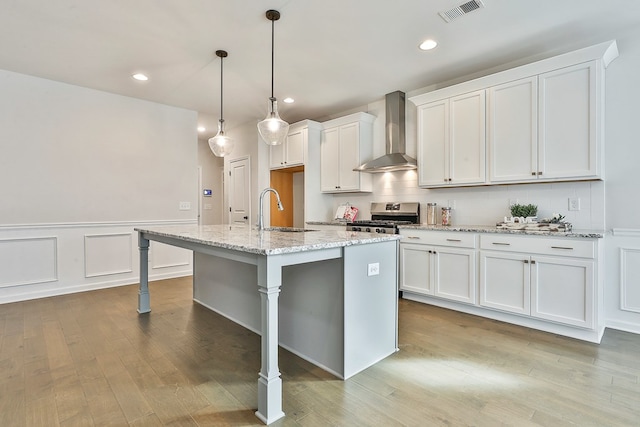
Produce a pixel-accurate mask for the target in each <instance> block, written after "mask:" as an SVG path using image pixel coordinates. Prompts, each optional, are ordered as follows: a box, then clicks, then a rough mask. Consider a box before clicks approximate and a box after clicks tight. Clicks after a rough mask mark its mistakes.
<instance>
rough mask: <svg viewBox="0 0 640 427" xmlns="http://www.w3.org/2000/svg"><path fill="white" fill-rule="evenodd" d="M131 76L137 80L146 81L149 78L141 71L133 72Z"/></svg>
mask: <svg viewBox="0 0 640 427" xmlns="http://www.w3.org/2000/svg"><path fill="white" fill-rule="evenodd" d="M131 77H133V78H134V79H136V80H138V81H141V82H146V81H147V80H149V77H147V76H146V75H144V74H142V73H135V74H134V75H132V76H131Z"/></svg>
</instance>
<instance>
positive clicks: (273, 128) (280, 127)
mask: <svg viewBox="0 0 640 427" xmlns="http://www.w3.org/2000/svg"><path fill="white" fill-rule="evenodd" d="M266 16H267V19H268V20H269V21H271V97H270V98H269V106H268V111H267V117H265V119H264V120H263V121H261V122H260V123H258V132H259V133H260V136H261V137H262V140H263V141H264V142H265V143H267V144H268V145H280V144H282V143H283V142H284V140H285V138H286V137H287V134H288V133H289V123H287V122H285V121H284V120H282V119H281V118H280V115H279V114H278V101H276V98H275V97H274V96H273V69H274V67H273V63H274V53H273V52H274V49H273V46H274V22H275V21H277V20H278V19H280V12H278V11H277V10H268V11H267V13H266Z"/></svg>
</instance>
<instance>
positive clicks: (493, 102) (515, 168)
mask: <svg viewBox="0 0 640 427" xmlns="http://www.w3.org/2000/svg"><path fill="white" fill-rule="evenodd" d="M488 94H489V102H488V104H489V114H488V121H487V122H488V125H489V129H488V134H489V156H490V158H489V167H490V172H489V180H490V181H491V182H510V181H532V180H536V179H538V78H537V77H529V78H526V79H522V80H516V81H514V82H509V83H505V84H503V85H500V86H494V87H492V88H490V89H489V90H488Z"/></svg>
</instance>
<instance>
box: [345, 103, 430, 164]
mask: <svg viewBox="0 0 640 427" xmlns="http://www.w3.org/2000/svg"><path fill="white" fill-rule="evenodd" d="M385 109H386V124H385V135H386V154H385V155H384V156H382V157H378V158H377V159H373V160H371V161H368V162H366V163H365V164H363V165H360V166H358V167H357V168H355V169H354V171H358V172H370V173H378V172H393V171H400V170H410V169H417V167H418V166H417V162H416V159H414V158H412V157H409V156H407V155H406V154H405V133H404V127H405V125H404V122H405V117H404V115H405V114H404V113H405V96H404V92H400V91H396V92H391V93H388V94H386V95H385Z"/></svg>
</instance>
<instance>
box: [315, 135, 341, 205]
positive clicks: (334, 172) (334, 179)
mask: <svg viewBox="0 0 640 427" xmlns="http://www.w3.org/2000/svg"><path fill="white" fill-rule="evenodd" d="M339 146H340V128H337V127H336V128H332V129H326V130H324V131H322V140H321V142H320V189H321V190H322V191H325V192H335V191H336V190H339V189H340V181H339V179H340V178H339V172H338V149H339Z"/></svg>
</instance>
